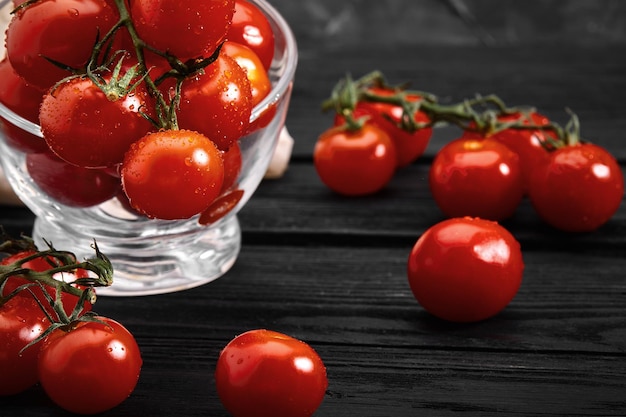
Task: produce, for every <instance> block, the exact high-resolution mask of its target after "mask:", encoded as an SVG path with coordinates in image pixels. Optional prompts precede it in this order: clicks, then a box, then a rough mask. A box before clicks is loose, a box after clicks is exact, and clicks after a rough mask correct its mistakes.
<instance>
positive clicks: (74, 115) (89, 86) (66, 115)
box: [39, 77, 154, 168]
mask: <svg viewBox="0 0 626 417" xmlns="http://www.w3.org/2000/svg"><path fill="white" fill-rule="evenodd" d="M108 80H109V81H110V77H109V79H108ZM153 108H154V105H153V104H152V99H151V97H150V95H149V94H148V92H147V90H146V87H145V85H143V84H140V85H138V86H137V87H136V88H134V89H133V90H132V91H131V92H129V93H128V94H125V95H123V96H121V97H120V98H118V99H113V100H111V99H109V98H108V97H107V95H106V94H105V93H104V92H103V91H102V89H101V88H100V87H99V86H98V85H96V84H95V83H94V82H93V81H92V80H91V79H89V78H83V77H78V78H72V79H70V80H68V81H65V82H63V83H61V84H59V85H57V86H56V87H55V88H54V89H53V90H52V91H51V92H50V93H48V94H46V96H45V97H44V99H43V102H42V103H41V110H40V114H39V120H40V124H41V131H42V133H43V136H44V139H45V140H46V143H47V144H48V146H49V147H50V149H51V150H52V151H53V152H54V153H55V154H57V155H58V156H59V157H60V158H61V159H63V160H65V161H66V162H69V163H70V164H73V165H76V166H79V167H85V168H103V167H109V166H113V165H115V164H118V163H120V162H122V159H123V158H124V154H125V153H126V151H127V150H128V148H129V147H130V145H131V143H133V142H135V141H136V140H138V139H139V138H141V137H142V136H144V135H145V134H146V133H148V132H149V131H151V130H153V125H152V124H151V123H150V122H149V121H148V120H147V119H146V118H145V117H144V116H143V115H142V112H143V113H147V114H152V113H153V112H152V111H151V109H153Z"/></svg>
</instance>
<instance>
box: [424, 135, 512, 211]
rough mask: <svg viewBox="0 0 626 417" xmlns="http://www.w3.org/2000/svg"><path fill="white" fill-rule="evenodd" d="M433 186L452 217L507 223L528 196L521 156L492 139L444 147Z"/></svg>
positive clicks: (435, 163) (431, 179)
mask: <svg viewBox="0 0 626 417" xmlns="http://www.w3.org/2000/svg"><path fill="white" fill-rule="evenodd" d="M429 184H430V190H431V193H432V196H433V198H434V200H435V202H436V203H437V205H438V206H439V208H440V209H441V211H442V212H443V213H444V214H445V215H446V216H448V217H461V216H474V217H481V218H484V219H489V220H498V221H499V220H504V219H507V218H509V217H511V216H512V215H513V213H514V212H515V210H516V209H517V207H518V206H519V204H520V202H521V201H522V198H523V195H524V192H523V182H522V173H521V169H520V166H519V157H518V156H517V154H516V153H515V152H513V151H511V150H510V149H509V148H507V147H506V146H505V145H503V144H501V143H499V142H496V141H494V140H490V139H485V140H481V139H468V138H459V139H456V140H453V141H451V142H449V143H447V144H446V145H444V146H443V147H442V148H441V149H440V150H439V152H438V153H437V155H436V156H435V159H434V160H433V162H432V164H431V167H430V175H429Z"/></svg>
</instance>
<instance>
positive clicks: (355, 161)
mask: <svg viewBox="0 0 626 417" xmlns="http://www.w3.org/2000/svg"><path fill="white" fill-rule="evenodd" d="M313 162H314V165H315V169H316V171H317V174H318V175H319V177H320V179H321V180H322V182H323V183H324V184H325V185H326V186H327V187H329V188H330V189H331V190H333V191H335V192H337V193H339V194H344V195H350V196H358V195H366V194H372V193H375V192H377V191H379V190H381V189H382V188H383V187H384V186H385V185H387V183H389V181H390V180H391V178H392V177H393V174H394V173H395V171H396V148H395V146H394V144H393V142H392V141H391V138H390V137H389V135H388V134H387V133H386V132H385V131H384V130H382V129H380V128H378V127H376V126H374V125H371V124H368V123H366V124H364V125H363V126H362V127H360V128H358V129H350V128H348V127H345V126H336V127H332V128H330V129H328V130H326V131H325V132H323V133H322V134H321V135H320V136H319V138H318V140H317V143H316V144H315V148H314V151H313Z"/></svg>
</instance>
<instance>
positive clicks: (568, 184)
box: [529, 143, 624, 232]
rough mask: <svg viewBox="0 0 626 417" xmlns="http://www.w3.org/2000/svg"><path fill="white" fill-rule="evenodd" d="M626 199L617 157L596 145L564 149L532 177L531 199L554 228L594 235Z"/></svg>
mask: <svg viewBox="0 0 626 417" xmlns="http://www.w3.org/2000/svg"><path fill="white" fill-rule="evenodd" d="M623 197H624V177H623V174H622V171H621V169H620V166H619V164H618V163H617V161H616V160H615V158H614V157H613V156H612V155H611V154H610V153H609V152H608V151H607V150H606V149H604V148H602V147H600V146H598V145H595V144H592V143H585V144H578V145H571V146H564V147H561V148H558V149H557V150H555V151H553V152H551V153H550V159H549V161H548V162H547V163H546V164H544V165H543V166H540V167H538V168H537V169H536V170H535V171H534V172H533V175H532V177H531V182H530V188H529V198H530V201H531V203H532V205H533V207H534V208H535V210H536V211H537V213H538V215H539V217H541V218H542V219H543V220H544V221H545V222H546V223H548V224H550V225H551V226H553V227H555V228H557V229H560V230H563V231H567V232H590V231H594V230H596V229H598V228H599V227H600V226H602V225H603V224H605V223H606V222H607V221H608V220H609V219H610V218H611V217H612V216H613V214H615V212H616V211H617V209H618V208H619V206H620V204H621V202H622V199H623Z"/></svg>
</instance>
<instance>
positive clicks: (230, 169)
mask: <svg viewBox="0 0 626 417" xmlns="http://www.w3.org/2000/svg"><path fill="white" fill-rule="evenodd" d="M222 159H223V160H224V182H223V183H222V193H224V192H226V191H228V189H229V188H231V187H233V186H234V185H236V183H237V179H238V178H239V174H240V173H241V163H242V161H243V160H242V157H241V147H240V146H239V143H238V142H235V143H233V144H232V145H231V146H230V148H228V150H227V151H222Z"/></svg>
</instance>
